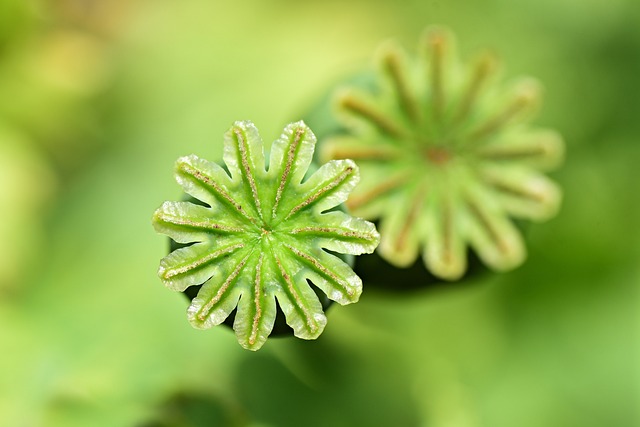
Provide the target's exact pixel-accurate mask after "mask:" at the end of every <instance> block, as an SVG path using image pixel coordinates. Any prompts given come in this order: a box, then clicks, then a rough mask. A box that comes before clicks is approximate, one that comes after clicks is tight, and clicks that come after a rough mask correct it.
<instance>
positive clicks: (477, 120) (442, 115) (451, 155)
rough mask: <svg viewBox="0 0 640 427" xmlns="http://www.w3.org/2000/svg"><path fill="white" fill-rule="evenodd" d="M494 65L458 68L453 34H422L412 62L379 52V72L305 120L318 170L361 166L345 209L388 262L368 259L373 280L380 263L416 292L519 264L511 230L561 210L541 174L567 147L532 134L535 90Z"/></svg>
mask: <svg viewBox="0 0 640 427" xmlns="http://www.w3.org/2000/svg"><path fill="white" fill-rule="evenodd" d="M496 64H497V61H496V59H495V58H494V57H493V56H492V55H491V54H488V53H484V54H482V55H480V56H479V57H478V58H477V59H476V60H475V61H473V62H472V63H471V64H469V65H466V64H463V63H461V62H460V61H459V60H458V57H457V55H456V53H455V48H454V40H453V37H452V36H451V34H450V33H449V32H448V31H446V30H442V29H430V30H428V31H427V32H426V35H425V37H424V38H423V39H422V41H421V43H420V47H419V54H418V55H417V56H416V57H414V58H411V57H409V55H407V54H406V53H405V52H404V50H403V49H401V48H400V47H398V46H397V45H395V44H393V43H388V44H385V45H384V46H383V47H382V48H381V49H380V50H379V52H378V54H377V56H376V65H377V67H376V72H375V74H373V75H372V74H371V73H368V74H367V73H363V74H362V75H361V76H357V77H356V78H355V79H352V80H351V81H350V82H348V83H347V84H345V85H344V86H342V87H340V88H339V89H338V90H337V91H336V92H334V93H333V95H332V97H331V109H329V107H327V105H326V104H325V105H320V106H319V107H318V108H317V109H316V110H314V111H313V112H312V113H311V114H310V116H309V117H308V120H307V121H308V122H310V123H312V124H313V125H314V127H315V128H317V129H321V130H323V131H324V133H321V134H320V135H319V138H320V144H319V145H320V148H319V155H318V158H319V160H320V161H327V160H330V159H342V158H350V159H354V160H355V161H356V162H357V163H358V166H359V167H360V170H361V176H362V178H361V183H360V185H359V186H358V187H357V188H356V189H355V190H354V191H353V193H352V196H351V197H350V198H349V200H348V201H347V203H346V204H347V207H348V208H349V210H350V211H351V212H353V214H355V215H358V216H361V217H363V218H365V219H368V220H372V221H376V222H377V223H378V224H379V229H380V234H381V242H380V246H379V248H378V250H377V252H376V255H377V256H379V257H380V258H379V259H382V260H384V262H378V261H375V258H374V256H370V257H369V258H370V259H371V260H374V261H371V262H369V263H368V266H367V267H366V271H368V270H369V269H371V271H372V273H371V275H372V276H374V278H375V277H383V276H384V274H376V273H375V272H373V269H374V268H380V269H383V268H386V264H387V263H388V264H389V267H391V268H395V269H396V270H397V271H401V269H406V268H411V269H413V270H415V272H416V273H417V276H416V277H415V279H414V281H417V282H418V283H422V284H427V283H432V282H434V281H439V280H445V281H456V280H460V279H461V278H463V277H465V274H466V273H467V272H468V270H469V267H470V265H471V264H476V265H477V264H479V263H482V264H484V265H486V266H488V267H489V268H491V269H493V270H496V271H507V270H510V269H513V268H515V267H517V266H519V265H520V264H521V263H522V262H523V261H524V260H525V258H526V248H525V244H524V241H523V238H522V235H521V229H520V228H521V227H519V226H518V225H516V221H520V220H521V219H522V220H534V221H543V220H546V219H548V218H551V217H552V216H554V215H555V213H556V212H557V210H558V207H559V204H560V199H561V192H560V189H559V188H558V186H557V185H556V184H555V183H554V182H552V181H551V180H550V179H548V178H547V177H546V176H545V175H544V172H545V171H548V170H552V169H553V168H555V167H557V166H558V165H559V164H560V163H561V160H562V157H563V151H564V144H563V141H562V139H561V137H560V136H559V135H558V134H557V133H556V132H553V131H550V130H541V129H537V128H533V127H531V126H530V125H529V124H528V122H529V121H530V119H531V118H532V117H533V113H534V112H535V110H536V109H537V107H538V105H539V93H540V87H539V84H538V83H537V82H536V81H535V80H533V79H531V78H525V79H519V80H518V81H516V82H515V83H513V84H511V85H506V86H505V85H502V84H501V81H500V79H498V76H497V73H496V70H497V66H496ZM419 258H421V261H419ZM379 259H378V260H379ZM364 261H365V258H362V259H358V260H357V261H356V266H355V269H356V270H357V271H363V272H364V271H365V269H360V268H359V264H360V263H361V262H364ZM367 261H368V260H367ZM476 261H479V262H476ZM417 263H422V264H423V265H424V267H425V268H424V269H422V270H421V269H420V268H418V267H416V264H417ZM376 266H377V267H376ZM475 270H476V271H481V270H482V268H479V269H478V268H475ZM399 274H400V273H399ZM363 275H364V273H363ZM393 281H394V282H396V281H397V280H393ZM388 286H393V285H392V284H389V285H388Z"/></svg>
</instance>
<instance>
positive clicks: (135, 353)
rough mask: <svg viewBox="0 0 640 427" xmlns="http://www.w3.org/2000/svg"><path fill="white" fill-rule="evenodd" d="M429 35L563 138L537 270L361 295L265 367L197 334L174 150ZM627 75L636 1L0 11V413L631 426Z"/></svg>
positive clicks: (291, 105)
mask: <svg viewBox="0 0 640 427" xmlns="http://www.w3.org/2000/svg"><path fill="white" fill-rule="evenodd" d="M434 23H439V24H444V25H447V26H449V27H451V28H452V29H453V30H454V31H455V32H456V33H457V35H458V38H459V39H460V40H461V41H462V42H463V43H461V49H462V50H463V52H462V54H463V55H462V56H463V57H469V55H468V54H470V53H472V52H474V51H476V50H477V49H478V48H481V47H491V48H492V49H495V50H496V51H497V52H499V53H500V56H501V57H502V58H504V62H505V64H504V73H505V75H506V77H515V76H518V75H523V74H527V75H533V76H536V77H538V78H539V79H540V80H541V81H542V82H543V83H544V85H545V89H546V90H545V102H544V108H543V109H542V111H541V115H540V116H539V117H538V119H537V120H536V123H537V124H539V125H541V126H545V127H552V128H555V129H558V130H559V131H560V132H561V133H562V134H563V136H564V137H565V139H566V141H567V145H568V150H567V161H566V165H565V167H564V168H563V169H562V170H560V171H559V172H557V173H554V174H553V178H554V179H555V180H556V181H557V182H559V183H560V185H561V186H562V187H563V191H564V194H565V196H564V201H563V206H562V209H561V211H560V214H559V215H558V217H556V218H555V219H554V220H552V221H550V222H549V223H547V224H543V225H540V226H532V227H531V229H530V230H529V231H528V242H527V243H528V247H529V259H528V261H527V262H526V263H525V265H524V266H523V267H521V268H519V269H518V270H516V271H513V272H510V273H508V274H502V275H495V274H487V275H485V276H482V277H479V278H477V279H474V281H472V282H469V283H464V284H451V285H447V286H440V287H437V288H434V289H427V290H424V291H420V292H418V291H414V292H406V293H398V294H396V295H393V294H390V293H388V292H387V293H381V292H376V291H375V290H373V289H372V290H371V292H367V286H366V283H365V286H364V293H363V297H362V299H361V301H360V302H359V303H358V304H356V305H355V306H353V307H346V308H340V307H336V308H333V309H332V310H331V311H329V313H328V315H329V316H330V317H331V321H330V322H329V326H328V327H327V330H326V331H325V334H324V335H323V336H322V337H321V338H320V339H319V340H318V341H316V342H296V341H293V340H289V339H285V338H283V339H278V340H273V341H271V342H269V343H267V344H266V345H265V346H264V348H263V349H262V350H261V351H260V353H258V354H253V353H251V354H250V353H249V352H246V351H244V350H242V349H240V348H237V345H236V344H235V338H234V336H233V333H232V331H231V330H228V329H226V328H222V327H221V328H215V329H214V330H211V331H207V332H201V331H196V330H193V329H192V328H191V327H190V326H189V324H188V323H187V322H186V321H185V320H184V310H186V306H187V304H186V301H184V298H182V297H180V296H178V295H175V294H173V293H172V292H168V291H167V290H166V289H164V288H163V287H162V285H161V283H160V282H159V281H158V279H157V277H156V270H157V265H158V261H159V259H160V258H161V257H162V256H163V255H164V254H165V252H166V246H165V243H166V242H165V241H164V239H162V238H160V237H158V236H156V235H155V234H154V233H153V230H152V228H151V226H150V219H151V213H152V212H153V210H154V209H155V208H157V207H158V206H159V205H160V204H161V202H162V201H163V200H166V199H172V198H175V197H179V194H177V189H176V186H175V185H174V183H173V181H172V174H171V170H172V167H173V163H174V160H175V159H176V158H177V157H179V156H181V155H186V154H190V153H192V152H193V153H197V154H198V155H202V156H203V157H208V158H214V157H215V156H216V154H217V153H219V152H221V143H222V134H223V132H224V131H225V130H226V129H227V128H228V127H229V125H230V124H231V123H233V121H235V120H239V119H251V120H253V121H254V122H255V123H256V124H257V126H258V127H259V128H260V129H261V131H262V132H263V134H265V135H276V134H278V132H279V130H280V129H281V128H282V126H283V125H284V124H286V123H289V122H291V121H295V120H298V119H300V118H301V117H302V116H303V115H304V113H305V112H306V111H307V110H309V109H311V108H312V106H313V105H315V104H316V103H317V102H318V100H319V99H320V98H321V97H322V96H323V94H324V93H325V92H326V91H327V90H329V89H330V88H331V87H332V86H333V85H334V84H335V83H336V82H338V81H340V79H342V78H344V77H345V76H349V75H352V74H353V72H354V71H357V70H360V69H362V68H366V67H369V66H370V63H369V62H368V58H369V56H370V53H371V52H372V51H373V50H374V48H375V46H376V45H378V43H379V42H381V41H383V40H385V39H386V38H389V37H396V38H397V39H399V40H400V41H401V42H402V43H403V44H404V45H405V46H411V43H412V42H413V40H415V39H416V35H417V34H419V33H420V32H421V31H422V29H423V28H424V27H425V26H427V25H430V24H434ZM638 76H640V8H638V7H637V4H636V2H635V0H612V1H608V2H602V1H595V0H591V1H578V0H560V1H551V0H542V1H538V2H527V1H524V0H518V1H513V0H509V1H508V0H489V1H486V2H472V1H462V0H459V1H452V2H438V1H428V2H424V1H417V0H410V1H405V2H402V3H398V2H391V1H388V0H374V1H367V2H365V1H364V0H356V1H354V2H337V1H333V0H330V1H324V2H319V1H311V2H291V1H287V0H273V1H269V2H258V1H256V0H242V1H240V2H235V3H231V2H208V1H206V0H186V1H183V2H172V1H169V0H153V1H152V0H137V1H125V0H118V1H109V2H106V1H98V0H55V1H53V0H51V1H45V0H40V1H36V0H0V177H1V178H0V212H2V213H1V215H2V222H1V226H0V239H1V241H2V242H3V245H2V249H0V251H1V252H0V260H1V262H0V349H2V354H1V356H0V425H8V426H65V427H66V426H87V425H91V426H101V425H104V426H119V425H122V426H135V425H142V426H144V425H161V426H192V425H193V426H199V425H212V424H214V425H215V424H216V423H217V424H220V425H239V426H245V425H246V426H287V425H292V426H299V425H311V426H313V425H331V426H352V425H371V426H388V425H402V426H418V425H420V426H430V427H448V426H463V427H476V426H491V427H502V426H504V427H512V426H515V425H517V426H519V427H528V426H531V427H534V426H541V425H543V426H547V427H555V426H558V427H571V426H580V427H590V426H593V427H600V426H603V425H606V426H621V427H623V426H632V425H638V424H640V413H639V409H638V408H640V405H639V403H640V402H639V400H640V397H639V396H640V366H639V363H638V360H639V359H638V356H639V355H640V351H639V348H638V343H639V339H640V316H639V315H638V313H639V312H640V311H639V310H638V309H639V303H640V295H639V293H638V285H639V284H640V262H639V260H640V227H638V225H637V219H638V218H640V197H638V172H637V164H638V161H640V121H638V120H637V119H636V117H637V114H638V111H640V83H638ZM141 165H143V166H141ZM390 286H392V284H390ZM293 402H295V404H292V403H293Z"/></svg>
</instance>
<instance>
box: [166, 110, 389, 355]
mask: <svg viewBox="0 0 640 427" xmlns="http://www.w3.org/2000/svg"><path fill="white" fill-rule="evenodd" d="M315 143H316V139H315V136H314V135H313V133H312V132H311V130H310V129H309V128H308V127H307V126H306V125H305V124H304V123H302V122H298V123H293V124H291V125H289V126H287V127H286V128H285V130H284V132H283V134H282V136H281V137H280V138H279V139H278V140H276V141H275V142H274V143H273V145H272V149H271V153H270V157H269V160H268V163H267V162H266V156H265V153H264V149H263V143H262V140H261V138H260V136H259V134H258V130H257V129H256V127H255V126H254V125H253V124H252V123H251V122H236V123H235V124H234V125H233V126H232V127H231V129H230V130H229V131H228V132H227V133H226V134H225V141H224V156H223V160H224V163H225V165H226V167H227V169H224V168H223V167H221V166H219V165H218V164H216V163H213V162H209V161H207V160H204V159H200V158H198V157H197V156H195V155H191V156H187V157H182V158H180V159H178V161H177V164H176V179H177V181H178V183H179V184H180V185H181V186H182V187H183V189H184V191H185V192H186V193H187V194H189V195H191V196H192V197H194V198H196V199H198V200H201V201H202V202H204V203H206V204H207V205H208V206H199V205H196V204H193V203H189V202H165V203H164V204H163V205H162V206H161V207H160V208H159V209H158V210H157V211H156V212H155V213H154V215H153V225H154V227H155V228H156V230H157V231H158V232H160V233H162V234H165V235H167V236H169V237H170V238H171V239H173V240H174V241H176V242H178V243H193V244H192V245H190V246H187V247H184V248H181V249H178V250H176V251H173V252H172V253H170V254H169V255H167V256H166V257H165V258H163V259H162V261H161V262H160V268H159V270H158V275H159V276H160V278H161V279H162V281H163V282H164V284H165V285H166V286H167V287H168V288H170V289H173V290H176V291H184V290H185V289H187V288H188V287H190V286H195V285H200V284H203V283H204V285H203V286H202V288H201V289H200V290H199V292H198V294H197V296H196V297H195V298H194V299H193V300H192V302H191V305H190V307H189V309H188V318H189V321H190V322H191V324H192V325H193V326H194V327H196V328H200V329H206V328H210V327H212V326H214V325H218V324H220V323H222V322H224V320H225V319H226V318H227V317H228V316H229V315H230V313H231V312H232V311H233V310H234V309H236V307H237V311H236V317H235V320H234V324H233V327H234V330H235V332H236V336H237V338H238V342H239V343H240V344H241V345H242V346H243V347H245V348H247V349H250V350H257V349H259V348H260V347H261V346H262V345H263V344H264V342H265V341H266V340H267V337H268V336H269V334H270V333H271V330H272V328H273V324H274V321H275V317H276V304H278V305H279V306H280V308H281V309H282V311H283V312H284V314H285V317H286V320H287V324H288V325H289V326H290V327H291V328H292V329H293V331H294V334H295V335H296V336H297V337H299V338H304V339H314V338H317V337H318V336H319V335H320V334H321V333H322V331H323V329H324V327H325V324H326V317H325V315H324V312H323V310H322V305H321V303H320V301H319V299H318V297H317V295H316V294H315V292H314V291H313V289H312V288H311V287H310V286H309V284H308V282H307V280H309V281H311V282H312V283H313V284H314V285H315V286H317V287H318V288H319V289H321V290H322V291H323V292H324V293H325V294H326V295H327V297H329V298H330V299H331V300H333V301H336V302H338V303H339V304H343V305H344V304H350V303H353V302H356V301H357V300H358V298H359V297H360V293H361V292H362V282H361V280H360V278H359V277H358V276H357V275H356V274H355V273H354V272H353V270H351V268H350V267H349V266H348V265H347V264H346V263H345V262H344V261H342V260H341V259H340V258H338V257H337V256H335V255H333V254H330V253H329V252H327V251H325V250H324V249H327V250H329V251H333V252H338V253H343V254H351V255H359V254H362V253H371V252H373V250H374V249H375V248H376V246H377V244H378V241H379V236H378V233H377V231H376V229H375V226H374V225H373V224H372V223H370V222H367V221H364V220H362V219H359V218H353V217H351V216H349V215H347V214H346V213H344V212H340V211H337V210H332V209H334V208H335V207H336V206H338V205H340V204H341V203H342V202H344V201H345V200H346V199H347V196H348V195H349V192H350V191H351V190H352V189H353V188H354V186H355V185H356V183H357V182H358V168H357V166H356V165H355V163H354V162H353V161H351V160H334V161H330V162H328V163H326V164H325V165H323V166H322V167H320V168H319V169H318V170H317V171H315V172H314V173H313V174H311V175H310V176H307V175H308V174H307V172H308V169H309V166H310V164H311V159H312V156H313V151H314V147H315Z"/></svg>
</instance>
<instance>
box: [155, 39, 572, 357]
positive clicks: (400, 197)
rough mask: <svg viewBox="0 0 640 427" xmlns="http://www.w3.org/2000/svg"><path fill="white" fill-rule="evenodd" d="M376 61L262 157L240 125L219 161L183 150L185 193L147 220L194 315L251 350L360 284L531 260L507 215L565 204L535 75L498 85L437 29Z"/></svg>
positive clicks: (443, 277)
mask: <svg viewBox="0 0 640 427" xmlns="http://www.w3.org/2000/svg"><path fill="white" fill-rule="evenodd" d="M376 63H377V68H376V70H375V72H374V73H363V74H362V75H359V76H356V78H354V79H351V80H350V81H349V82H348V83H347V85H345V87H340V88H339V89H338V90H337V91H336V92H335V93H332V95H330V96H329V97H327V99H325V100H323V101H321V102H320V103H319V105H318V107H317V108H316V109H314V110H313V111H312V112H310V113H309V114H308V117H307V118H306V120H305V121H306V122H308V123H310V124H311V125H312V128H313V129H315V132H316V134H315V135H314V133H313V132H312V130H311V129H310V128H309V127H308V126H307V125H306V124H305V123H304V122H297V123H293V124H290V125H289V126H287V127H286V128H285V130H284V132H283V134H282V135H281V137H280V138H279V139H277V140H276V141H275V142H274V143H273V145H272V148H271V152H270V153H268V154H266V153H265V152H264V148H263V143H262V140H261V138H260V136H259V134H258V131H257V129H256V128H255V126H254V125H253V124H252V123H250V122H236V123H235V124H234V125H233V126H232V127H231V129H230V130H229V131H228V132H227V133H226V135H225V144H224V155H223V162H222V163H220V164H218V163H213V162H208V161H206V160H203V159H200V158H198V157H196V156H193V155H192V156H188V157H184V158H181V159H179V160H178V162H177V167H176V178H177V180H178V182H179V183H180V185H182V187H183V189H184V191H185V192H186V193H187V194H188V195H189V196H190V197H191V198H192V199H191V201H183V202H166V203H165V204H163V205H162V207H161V208H159V209H158V210H157V211H156V213H155V214H154V218H153V223H154V226H155V227H156V230H157V231H159V232H160V233H163V234H166V235H168V236H169V237H170V238H171V239H172V242H173V246H172V248H171V253H170V254H169V255H168V256H167V257H165V258H164V259H163V260H162V261H161V265H160V270H159V275H160V278H161V279H162V281H163V282H164V283H165V285H166V286H167V287H169V288H171V289H174V290H177V291H181V292H184V293H185V294H186V295H187V296H188V297H189V298H190V300H191V305H190V307H189V309H188V318H189V321H190V322H191V323H192V325H193V326H195V327H197V328H209V327H211V326H214V325H217V324H220V323H223V322H226V323H227V324H228V325H233V328H234V330H235V332H236V335H237V338H238V341H239V342H240V344H241V345H242V346H243V347H245V348H248V349H251V350H257V349H259V348H260V347H261V346H262V345H263V344H264V342H265V341H266V339H267V337H268V336H269V335H270V334H271V333H281V332H283V331H284V332H286V331H289V332H291V331H292V332H293V334H294V335H295V336H297V337H300V338H304V339H314V338H317V337H318V336H319V335H320V333H321V332H322V330H323V328H324V326H325V324H326V317H325V315H324V310H326V309H327V308H328V306H329V304H330V303H331V301H335V302H338V303H339V304H349V303H353V302H356V301H357V300H358V298H359V296H360V293H361V291H362V283H363V281H364V283H365V284H366V285H367V288H369V286H371V288H379V289H386V290H393V289H403V290H404V289H407V288H411V287H424V286H427V285H429V284H433V283H436V282H442V281H445V282H446V281H459V280H462V279H463V278H466V277H468V275H469V274H477V273H478V272H480V271H483V270H485V269H486V268H485V267H484V266H487V267H489V268H490V269H492V270H496V271H505V270H509V269H512V268H514V267H516V266H518V265H520V264H521V263H522V262H523V261H524V259H525V257H526V250H525V245H524V242H523V238H522V234H521V228H520V227H519V226H517V225H515V222H514V220H516V221H519V220H520V219H530V220H544V219H547V218H549V217H551V216H553V215H554V214H555V212H556V210H557V208H558V205H559V201H560V190H559V189H558V187H557V186H556V185H555V184H554V183H553V182H552V181H551V180H549V179H548V178H547V177H546V176H545V175H544V172H545V171H547V170H551V169H553V168H554V167H556V166H557V165H558V164H559V162H560V160H561V157H562V152H563V144H562V140H561V138H560V137H559V136H558V135H557V134H556V133H555V132H552V131H549V130H541V129H536V128H532V127H531V126H528V124H527V123H528V121H529V120H530V119H531V117H532V112H533V111H534V110H535V107H536V106H537V104H538V102H537V101H538V92H539V88H538V86H537V84H536V83H535V82H534V81H533V80H531V79H523V80H520V81H518V82H516V83H515V84H513V85H511V86H506V87H505V86H503V85H502V84H501V82H500V80H499V79H498V78H497V74H496V72H495V70H496V61H495V59H494V58H493V57H492V56H491V55H489V54H483V55H481V56H480V57H479V58H478V59H477V60H476V61H474V62H472V63H470V64H463V63H461V62H460V61H459V60H458V58H457V56H456V54H455V51H454V46H453V38H452V37H451V36H450V34H449V33H448V32H447V31H446V30H441V29H436V30H429V31H427V34H426V36H425V37H424V38H423V40H422V42H421V44H420V48H419V53H418V55H416V56H415V57H413V58H410V57H409V56H408V55H407V54H406V53H405V52H404V51H403V50H402V49H401V48H399V47H397V46H396V45H391V44H387V45H385V46H384V47H383V48H381V49H380V52H379V54H378V56H377V61H376ZM317 140H318V141H319V142H318V149H316V141H317ZM316 164H317V165H318V166H315V165H316ZM356 184H357V185H356ZM351 215H353V216H351ZM369 221H374V222H375V224H374V223H373V222H369ZM378 229H379V233H378ZM378 244H379V246H378ZM376 248H377V250H376ZM374 251H375V252H374ZM366 254H369V255H366ZM358 255H361V256H358ZM354 256H358V257H356V258H355V260H354V259H353V257H354ZM354 270H355V272H354ZM274 325H275V326H274Z"/></svg>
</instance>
